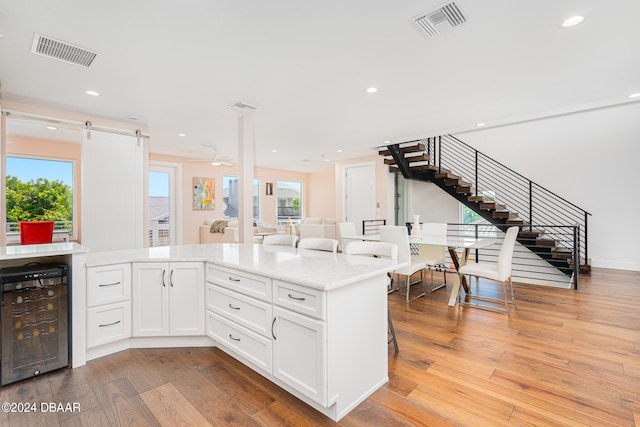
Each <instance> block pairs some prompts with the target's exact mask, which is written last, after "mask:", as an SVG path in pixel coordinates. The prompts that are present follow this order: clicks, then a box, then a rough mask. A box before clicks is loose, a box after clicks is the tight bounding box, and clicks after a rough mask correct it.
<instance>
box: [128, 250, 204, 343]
mask: <svg viewBox="0 0 640 427" xmlns="http://www.w3.org/2000/svg"><path fill="white" fill-rule="evenodd" d="M132 298H133V322H132V323H133V336H136V337H149V336H171V335H204V317H205V316H204V266H203V263H201V262H172V263H155V262H145V263H134V264H133V296H132Z"/></svg>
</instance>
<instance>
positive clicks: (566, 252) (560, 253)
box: [551, 248, 573, 259]
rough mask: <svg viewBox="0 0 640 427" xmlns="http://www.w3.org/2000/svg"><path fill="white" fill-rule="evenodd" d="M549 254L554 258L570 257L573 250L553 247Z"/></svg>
mask: <svg viewBox="0 0 640 427" xmlns="http://www.w3.org/2000/svg"><path fill="white" fill-rule="evenodd" d="M551 256H552V257H553V258H555V259H572V258H573V251H572V250H571V249H567V248H555V249H554V250H553V251H552V252H551Z"/></svg>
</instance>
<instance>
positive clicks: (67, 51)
mask: <svg viewBox="0 0 640 427" xmlns="http://www.w3.org/2000/svg"><path fill="white" fill-rule="evenodd" d="M31 53H35V54H37V55H42V56H46V57H48V58H53V59H57V60H58V61H63V62H68V63H70V64H76V65H81V66H83V67H89V66H90V65H91V63H92V62H93V60H94V59H95V58H96V56H97V55H98V54H97V53H96V52H93V51H90V50H88V49H85V48H83V47H80V46H74V45H72V44H70V43H67V42H63V41H60V40H56V39H52V38H51V37H47V36H43V35H42V34H36V35H35V37H34V38H33V45H32V46H31Z"/></svg>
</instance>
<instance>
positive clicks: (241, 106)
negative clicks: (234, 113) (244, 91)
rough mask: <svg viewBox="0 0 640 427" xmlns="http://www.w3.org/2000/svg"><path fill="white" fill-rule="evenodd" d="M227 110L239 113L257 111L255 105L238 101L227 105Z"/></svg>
mask: <svg viewBox="0 0 640 427" xmlns="http://www.w3.org/2000/svg"><path fill="white" fill-rule="evenodd" d="M229 108H233V109H235V110H241V111H253V110H256V109H258V107H256V106H255V105H251V104H247V103H246V102H242V101H238V102H236V103H235V104H232V105H229Z"/></svg>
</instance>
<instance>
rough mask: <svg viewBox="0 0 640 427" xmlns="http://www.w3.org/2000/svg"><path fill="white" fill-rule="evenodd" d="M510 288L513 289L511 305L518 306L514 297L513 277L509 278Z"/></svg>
mask: <svg viewBox="0 0 640 427" xmlns="http://www.w3.org/2000/svg"><path fill="white" fill-rule="evenodd" d="M509 288H511V304H513V306H514V307H515V306H516V297H515V296H514V295H513V281H512V280H511V276H509Z"/></svg>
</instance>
